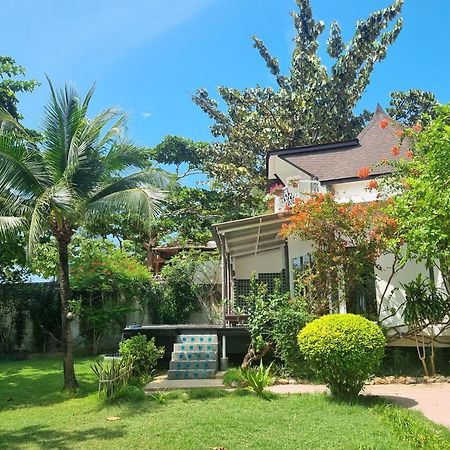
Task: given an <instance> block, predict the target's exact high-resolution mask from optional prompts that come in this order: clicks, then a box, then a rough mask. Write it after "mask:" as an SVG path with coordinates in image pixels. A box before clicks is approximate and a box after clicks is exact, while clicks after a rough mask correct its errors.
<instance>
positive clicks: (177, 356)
mask: <svg viewBox="0 0 450 450" xmlns="http://www.w3.org/2000/svg"><path fill="white" fill-rule="evenodd" d="M194 359H195V360H205V359H214V360H217V352H192V351H189V350H187V351H185V352H172V359H171V360H172V361H190V360H194Z"/></svg>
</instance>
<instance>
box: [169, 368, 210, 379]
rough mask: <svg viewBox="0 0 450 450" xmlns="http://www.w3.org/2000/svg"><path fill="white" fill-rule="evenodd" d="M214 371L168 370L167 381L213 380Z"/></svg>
mask: <svg viewBox="0 0 450 450" xmlns="http://www.w3.org/2000/svg"><path fill="white" fill-rule="evenodd" d="M215 376H216V371H215V370H168V371H167V379H169V380H192V379H194V380H195V379H198V380H204V379H207V378H215Z"/></svg>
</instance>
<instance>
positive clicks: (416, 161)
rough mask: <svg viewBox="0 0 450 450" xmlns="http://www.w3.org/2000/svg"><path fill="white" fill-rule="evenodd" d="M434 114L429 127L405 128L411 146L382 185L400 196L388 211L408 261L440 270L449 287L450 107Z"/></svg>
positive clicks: (405, 136)
mask: <svg viewBox="0 0 450 450" xmlns="http://www.w3.org/2000/svg"><path fill="white" fill-rule="evenodd" d="M436 114H437V117H436V118H435V119H434V120H433V121H432V122H431V123H430V124H429V125H428V126H426V127H425V128H423V127H422V125H420V124H416V125H414V126H413V127H412V128H410V129H408V130H405V131H404V133H403V134H402V136H401V139H402V140H404V139H408V144H409V147H410V150H409V151H408V152H407V153H406V154H405V157H403V158H402V159H401V160H399V161H398V162H396V163H394V166H395V168H396V171H395V173H393V174H392V175H391V176H390V177H387V179H386V180H385V182H384V183H383V184H382V185H381V188H382V191H384V192H386V193H388V194H389V193H394V194H396V195H395V196H394V201H392V202H391V204H390V206H389V209H388V214H389V215H390V216H391V217H392V218H393V219H394V220H395V221H396V222H397V223H398V233H399V235H400V236H401V237H402V239H403V240H404V242H405V245H406V253H405V260H406V259H410V258H417V259H419V260H421V261H424V262H425V263H426V264H427V265H428V266H429V267H433V266H434V267H436V268H438V269H439V270H440V271H441V272H442V274H443V278H444V282H445V284H446V287H447V291H450V212H449V211H450V208H449V205H450V185H449V180H450V179H449V173H450V162H449V161H450V160H449V157H448V155H449V154H450V132H449V125H450V106H441V107H438V108H437V109H436ZM422 128H423V129H422Z"/></svg>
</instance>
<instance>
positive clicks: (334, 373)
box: [298, 314, 386, 397]
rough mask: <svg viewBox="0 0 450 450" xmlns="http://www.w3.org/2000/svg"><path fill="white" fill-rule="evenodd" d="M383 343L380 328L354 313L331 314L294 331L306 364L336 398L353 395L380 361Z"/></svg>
mask: <svg viewBox="0 0 450 450" xmlns="http://www.w3.org/2000/svg"><path fill="white" fill-rule="evenodd" d="M385 344H386V340H385V337H384V335H383V332H382V331H381V328H380V327H379V326H378V325H376V324H374V323H373V322H370V321H369V320H367V319H365V318H364V317H362V316H357V315H355V314H331V315H327V316H323V317H321V318H319V319H316V320H314V321H313V322H311V323H309V324H308V325H306V326H305V328H303V330H301V331H300V333H299V334H298V345H299V347H300V352H301V354H302V355H303V357H304V358H305V361H306V363H307V364H308V365H309V366H310V368H311V369H312V370H313V371H314V372H315V373H316V375H317V376H318V377H319V378H320V379H321V380H322V381H323V382H325V383H326V384H327V386H328V387H329V388H330V391H331V393H332V394H333V395H335V396H337V397H354V396H357V395H358V393H359V392H360V391H361V389H362V387H363V386H364V381H365V380H366V379H367V378H368V377H369V376H370V375H371V374H372V373H373V371H374V370H375V369H376V368H377V366H378V365H379V364H380V362H381V359H382V358H383V354H384V347H385Z"/></svg>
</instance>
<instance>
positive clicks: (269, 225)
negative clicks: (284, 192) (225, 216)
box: [213, 214, 287, 256]
mask: <svg viewBox="0 0 450 450" xmlns="http://www.w3.org/2000/svg"><path fill="white" fill-rule="evenodd" d="M286 221H287V216H286V215H285V214H266V215H263V216H256V217H249V218H248V219H241V220H233V221H231V222H223V223H217V224H215V225H213V235H214V239H215V240H216V242H217V246H218V247H219V249H220V250H221V251H224V250H225V253H227V254H229V255H230V256H244V255H250V254H258V253H262V252H266V251H269V250H275V249H277V248H280V247H283V246H284V244H285V240H284V239H283V238H281V237H280V236H279V233H280V230H281V225H282V224H283V223H285V222H286Z"/></svg>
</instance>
